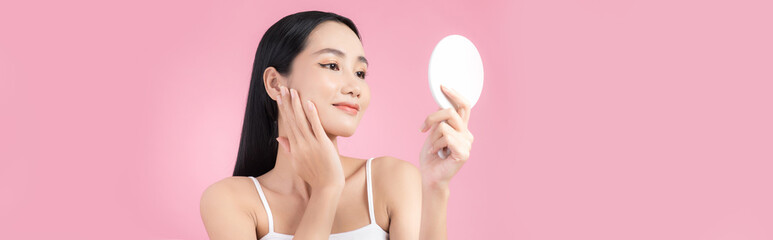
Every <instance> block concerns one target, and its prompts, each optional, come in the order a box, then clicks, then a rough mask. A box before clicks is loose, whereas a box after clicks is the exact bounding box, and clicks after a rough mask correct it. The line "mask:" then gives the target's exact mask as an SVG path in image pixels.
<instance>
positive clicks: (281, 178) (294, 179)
mask: <svg viewBox="0 0 773 240" xmlns="http://www.w3.org/2000/svg"><path fill="white" fill-rule="evenodd" d="M279 136H281V137H287V134H283V133H282V132H280V133H279ZM328 138H329V139H330V141H331V142H333V146H335V149H336V152H338V141H337V138H338V137H337V136H335V135H329V134H328ZM339 157H341V158H343V157H342V156H340V155H339ZM262 178H263V179H265V180H266V181H268V182H271V189H272V190H273V191H277V192H279V193H280V194H283V195H285V194H287V195H298V196H300V197H301V198H303V199H305V200H307V201H308V199H309V198H310V197H311V186H310V185H309V184H308V183H306V182H305V181H304V180H303V179H302V178H301V177H300V176H298V172H297V171H296V170H295V167H294V166H293V159H292V155H291V154H290V153H288V152H287V151H286V150H285V149H284V148H283V147H282V145H279V148H278V149H277V155H276V164H275V165H274V169H272V170H271V171H268V172H267V173H266V174H264V175H263V176H262Z"/></svg>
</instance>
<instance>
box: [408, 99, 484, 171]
mask: <svg viewBox="0 0 773 240" xmlns="http://www.w3.org/2000/svg"><path fill="white" fill-rule="evenodd" d="M441 90H443V93H445V95H446V96H447V97H448V99H449V101H450V102H451V104H453V105H454V108H447V109H441V110H438V111H437V112H435V113H432V114H430V115H429V116H428V117H427V118H426V120H424V125H423V127H422V129H421V132H425V131H427V130H428V129H429V131H430V134H429V136H427V140H425V141H424V146H422V148H421V153H420V154H419V162H420V163H421V175H422V182H423V184H424V186H437V185H442V186H447V185H448V182H449V181H450V180H451V178H452V177H453V176H454V175H456V173H457V172H458V171H459V169H461V168H462V165H464V163H465V162H467V159H469V158H470V148H472V141H473V136H472V133H470V130H468V129H467V123H468V122H469V120H470V108H471V107H470V104H469V102H468V101H467V100H466V99H465V98H464V96H462V95H461V94H459V93H458V92H456V91H454V90H453V89H450V88H446V87H442V86H441ZM445 147H447V148H448V149H449V150H450V151H451V154H449V155H448V156H447V157H446V158H445V159H442V158H440V156H438V151H441V150H443V148H445Z"/></svg>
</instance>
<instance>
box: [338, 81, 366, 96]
mask: <svg viewBox="0 0 773 240" xmlns="http://www.w3.org/2000/svg"><path fill="white" fill-rule="evenodd" d="M353 79H354V80H352V78H350V80H349V81H347V82H346V85H345V86H344V87H343V88H342V89H341V91H342V93H343V94H348V95H352V97H355V98H360V92H361V91H362V86H361V85H362V83H361V82H359V81H361V80H359V78H356V77H354V78H353Z"/></svg>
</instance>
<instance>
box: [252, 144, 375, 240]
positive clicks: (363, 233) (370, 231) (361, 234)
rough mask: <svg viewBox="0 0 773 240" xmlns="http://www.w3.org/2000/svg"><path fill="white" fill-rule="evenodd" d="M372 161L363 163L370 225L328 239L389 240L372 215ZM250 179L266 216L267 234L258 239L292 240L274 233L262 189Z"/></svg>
mask: <svg viewBox="0 0 773 240" xmlns="http://www.w3.org/2000/svg"><path fill="white" fill-rule="evenodd" d="M372 160H373V158H370V159H368V161H367V162H365V175H366V177H365V179H366V180H365V181H366V185H367V190H368V214H369V215H370V224H368V225H366V226H364V227H361V228H358V229H355V230H352V231H348V232H342V233H333V234H330V238H329V239H333V240H345V239H373V240H376V239H378V240H381V239H389V233H387V232H385V231H384V229H382V228H381V227H379V226H378V224H376V217H375V216H374V215H373V187H372V186H371V185H372V184H371V180H370V162H371V161H372ZM250 178H252V181H253V182H255V187H256V188H257V189H258V194H259V195H260V201H261V202H263V208H264V209H266V215H268V233H267V234H266V235H265V236H263V237H262V238H260V240H292V239H293V235H290V234H283V233H278V232H274V217H273V215H271V209H270V208H269V207H268V201H266V195H264V194H263V189H262V188H261V187H260V183H258V179H257V178H255V177H250Z"/></svg>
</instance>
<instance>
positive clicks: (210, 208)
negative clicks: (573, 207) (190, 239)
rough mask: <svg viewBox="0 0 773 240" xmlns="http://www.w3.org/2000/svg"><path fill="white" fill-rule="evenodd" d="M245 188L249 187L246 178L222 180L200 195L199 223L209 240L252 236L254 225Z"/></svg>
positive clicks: (250, 182) (250, 181)
mask: <svg viewBox="0 0 773 240" xmlns="http://www.w3.org/2000/svg"><path fill="white" fill-rule="evenodd" d="M249 184H253V183H252V180H251V179H250V178H248V177H238V176H237V177H226V178H224V179H221V180H219V181H217V182H215V183H213V184H212V185H209V187H207V188H206V189H205V190H204V192H203V193H202V194H201V200H200V211H201V219H202V221H203V222H204V226H205V227H206V229H207V233H208V234H209V237H210V239H229V238H232V237H245V236H247V237H252V236H255V231H254V229H255V223H256V222H255V219H254V218H253V217H251V216H254V214H250V212H251V211H252V209H251V208H250V204H248V201H249V198H250V196H249V194H250V193H251V191H249V190H248V187H250V185H249ZM253 188H254V186H253Z"/></svg>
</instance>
